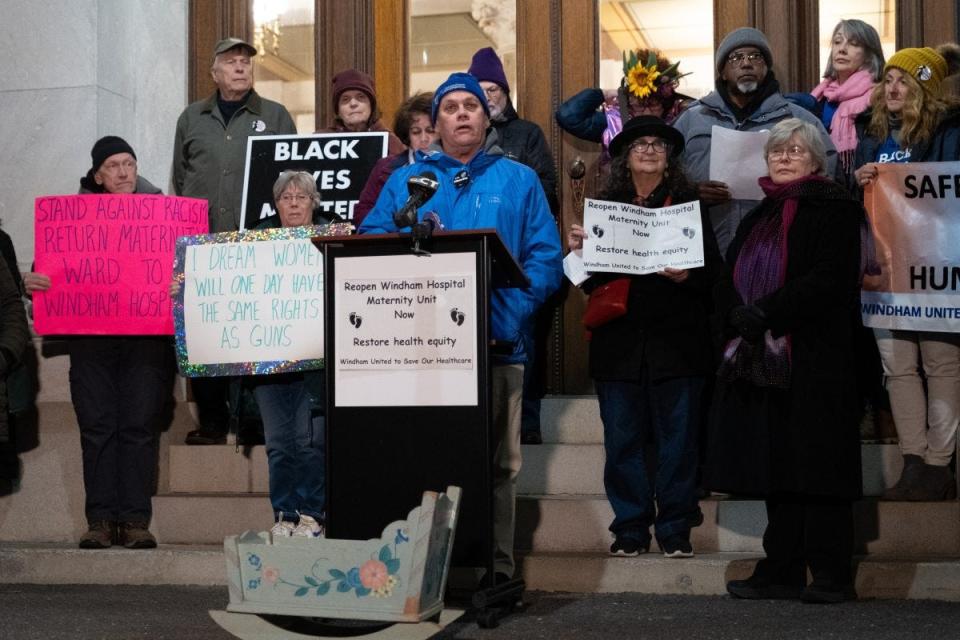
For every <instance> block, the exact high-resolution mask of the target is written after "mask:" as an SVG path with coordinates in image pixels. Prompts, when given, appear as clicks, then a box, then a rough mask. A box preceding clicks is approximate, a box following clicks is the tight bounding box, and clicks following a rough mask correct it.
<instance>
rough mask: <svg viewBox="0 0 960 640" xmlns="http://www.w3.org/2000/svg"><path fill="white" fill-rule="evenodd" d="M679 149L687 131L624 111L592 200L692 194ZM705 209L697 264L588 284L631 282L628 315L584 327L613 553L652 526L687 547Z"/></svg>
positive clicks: (707, 279)
mask: <svg viewBox="0 0 960 640" xmlns="http://www.w3.org/2000/svg"><path fill="white" fill-rule="evenodd" d="M682 151H683V137H682V136H681V135H680V133H679V132H678V131H677V130H676V129H673V128H672V127H670V126H668V125H666V124H664V122H663V121H662V120H661V119H659V118H657V117H654V116H639V117H636V118H633V119H631V120H630V121H628V122H627V123H626V125H624V128H623V131H621V132H620V134H619V135H617V137H615V138H614V139H613V141H612V142H611V143H610V153H611V157H612V162H611V165H610V176H609V178H608V180H607V184H606V186H605V188H604V189H603V191H602V192H601V193H600V194H599V195H598V198H599V199H601V200H606V201H613V202H623V203H629V204H635V205H640V206H643V207H647V208H651V209H652V208H659V207H665V206H669V205H672V204H681V203H684V202H690V201H693V200H696V199H697V191H696V189H695V188H694V187H693V186H692V185H691V184H690V183H689V182H688V181H687V178H686V176H685V175H684V173H683V169H682V166H681V163H680V159H679V157H680V153H681V152H682ZM701 219H702V226H703V236H702V237H703V241H704V259H705V263H706V265H705V266H704V267H701V268H697V269H669V268H668V269H664V270H663V271H660V272H658V273H651V274H647V275H639V276H623V275H622V274H613V273H598V274H595V275H593V276H592V277H591V278H590V279H589V280H587V281H586V282H585V283H584V289H585V290H586V291H587V292H597V290H598V289H599V288H600V287H602V286H604V285H608V284H610V283H612V282H613V281H615V280H622V279H626V281H627V282H626V284H627V286H628V288H627V294H626V300H627V304H626V313H625V314H624V315H622V316H620V317H617V318H614V319H612V320H609V321H608V322H605V323H603V324H600V325H599V326H598V325H597V324H596V323H593V325H592V326H589V327H588V328H589V329H590V331H591V338H590V374H591V375H592V376H593V379H594V381H595V382H596V388H597V396H598V399H599V402H600V417H601V419H602V420H603V432H604V447H605V449H606V463H605V467H604V486H605V488H606V492H607V498H608V499H609V501H610V505H611V507H613V512H614V520H613V523H612V524H611V525H610V531H612V532H613V534H614V537H615V538H616V539H615V540H614V542H613V544H612V545H611V547H610V553H611V554H613V555H637V554H639V553H645V552H646V551H648V550H649V547H650V542H651V536H650V526H651V525H653V529H654V535H655V536H656V538H657V542H658V544H659V546H660V549H661V551H663V553H664V555H665V556H667V557H671V558H686V557H691V556H692V555H693V547H692V546H691V544H690V527H691V523H692V522H696V521H697V519H698V516H699V507H698V504H697V495H696V471H697V449H698V432H699V430H700V423H701V397H702V394H703V389H704V383H705V380H706V378H707V376H708V375H710V373H711V361H712V358H711V347H710V336H709V330H708V314H709V313H710V307H711V304H710V299H711V291H712V287H713V283H714V281H715V279H716V278H717V277H718V276H719V273H720V271H721V269H722V266H721V259H720V254H719V250H718V249H717V246H716V240H715V239H714V237H713V232H712V228H711V226H710V223H709V221H708V220H707V219H706V218H704V217H703V214H702V213H701ZM586 237H587V233H586V231H585V230H584V229H583V228H582V227H581V226H579V225H573V226H572V227H571V229H570V232H569V233H568V234H567V244H568V247H569V248H570V250H571V251H578V250H580V249H581V248H582V246H583V239H584V238H586ZM594 295H596V293H594ZM588 311H589V308H588ZM650 442H656V444H657V461H656V465H657V468H656V474H655V481H654V485H653V486H651V484H650V481H649V480H648V475H647V470H646V458H645V449H646V448H647V446H649V443H650Z"/></svg>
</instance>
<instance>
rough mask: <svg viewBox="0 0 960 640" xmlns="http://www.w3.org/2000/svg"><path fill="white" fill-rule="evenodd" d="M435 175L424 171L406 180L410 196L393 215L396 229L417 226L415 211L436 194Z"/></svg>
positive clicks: (438, 184)
mask: <svg viewBox="0 0 960 640" xmlns="http://www.w3.org/2000/svg"><path fill="white" fill-rule="evenodd" d="M439 186H440V183H439V182H437V175H436V174H435V173H434V172H432V171H424V172H423V173H421V174H420V175H418V176H411V177H410V179H409V180H407V191H408V192H409V194H410V196H409V197H408V198H407V201H406V202H405V203H403V207H401V208H400V210H399V211H397V212H396V213H394V214H393V224H395V225H396V226H397V229H403V228H404V227H412V226H414V225H415V224H417V209H419V208H420V207H421V206H422V205H423V204H424V203H425V202H426V201H427V200H429V199H430V198H432V197H433V194H435V193H436V192H437V187H439Z"/></svg>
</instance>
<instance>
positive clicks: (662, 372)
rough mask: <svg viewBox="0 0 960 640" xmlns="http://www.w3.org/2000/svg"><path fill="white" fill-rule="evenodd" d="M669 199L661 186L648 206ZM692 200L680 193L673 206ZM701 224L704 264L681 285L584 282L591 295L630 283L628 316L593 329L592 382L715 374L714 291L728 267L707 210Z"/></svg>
mask: <svg viewBox="0 0 960 640" xmlns="http://www.w3.org/2000/svg"><path fill="white" fill-rule="evenodd" d="M658 195H659V197H657V196H658ZM666 195H667V191H666V189H665V188H658V189H657V190H656V191H654V193H653V194H652V195H651V200H652V201H651V202H650V203H649V206H650V207H661V206H664V200H665V197H666ZM693 200H696V194H695V193H688V194H678V195H677V196H676V197H674V198H672V199H671V202H672V204H681V203H683V202H690V201H693ZM701 221H702V224H703V231H704V237H703V244H704V247H703V249H704V262H705V265H704V266H703V267H700V268H697V269H690V270H689V276H688V277H687V280H686V281H685V282H683V283H679V284H678V283H675V282H672V281H671V280H669V279H668V278H665V277H664V276H661V275H658V274H656V273H649V274H645V275H642V276H625V275H623V274H619V273H617V274H615V273H603V274H597V275H594V276H592V277H591V278H590V279H589V280H587V282H586V283H584V290H585V291H587V292H590V291H592V290H594V289H595V288H596V287H597V286H599V285H601V284H604V283H606V282H610V281H611V280H616V279H618V278H623V277H626V278H629V279H630V291H629V293H628V294H627V313H626V315H625V316H622V317H620V318H617V319H616V320H613V321H611V322H608V323H607V324H605V325H603V326H601V327H597V328H596V329H593V330H592V331H591V337H590V375H591V376H592V377H593V379H594V380H603V381H634V382H635V381H638V380H640V378H641V372H642V371H645V372H646V373H647V374H648V375H649V376H650V378H651V380H652V381H659V380H662V379H664V378H671V377H678V376H685V377H686V376H706V375H708V374H709V373H711V372H712V370H713V357H712V353H713V348H712V346H711V342H710V331H709V317H710V313H711V308H712V303H711V293H712V289H713V286H714V284H715V283H716V281H717V280H718V279H719V278H720V276H721V273H722V272H723V269H724V266H723V260H722V259H721V257H720V252H719V250H718V249H717V242H716V240H715V239H714V237H713V231H712V230H711V229H710V221H709V220H708V219H707V216H706V211H705V208H703V207H701Z"/></svg>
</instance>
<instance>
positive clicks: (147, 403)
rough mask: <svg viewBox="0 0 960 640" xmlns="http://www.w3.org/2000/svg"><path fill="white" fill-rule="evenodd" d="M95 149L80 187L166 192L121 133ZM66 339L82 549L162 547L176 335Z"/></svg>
mask: <svg viewBox="0 0 960 640" xmlns="http://www.w3.org/2000/svg"><path fill="white" fill-rule="evenodd" d="M90 155H91V157H92V159H93V166H92V167H91V168H90V171H88V172H87V175H86V176H84V177H83V178H82V179H81V180H80V193H160V190H159V189H157V188H156V187H155V186H153V185H152V184H150V182H148V181H147V180H146V179H144V178H142V177H140V176H138V175H137V156H136V154H134V152H133V149H132V148H131V147H130V145H129V144H127V143H126V141H124V140H123V139H122V138H118V137H116V136H106V137H104V138H101V139H100V140H98V141H97V142H96V144H94V145H93V149H92V150H91V152H90ZM23 284H24V288H25V289H26V291H27V293H28V294H32V293H33V292H34V291H46V290H48V289H49V290H51V291H56V288H57V283H56V282H51V279H50V277H49V276H47V275H46V274H43V273H36V272H30V273H27V274H25V275H24V278H23ZM67 344H68V349H69V353H70V396H71V398H72V400H73V407H74V410H75V411H76V414H77V423H78V425H79V426H80V446H81V449H82V453H83V485H84V490H85V492H86V501H85V514H86V517H87V524H88V530H87V532H86V533H84V534H83V536H81V538H80V547H81V548H83V549H105V548H108V547H110V546H111V545H113V544H122V545H124V546H125V547H127V548H129V549H148V548H153V547H156V546H157V541H156V539H155V538H154V537H153V535H152V534H151V533H150V531H149V530H148V526H149V523H150V518H151V515H152V504H151V497H152V496H153V489H154V484H155V473H156V468H157V438H158V437H159V430H160V426H161V425H160V422H161V420H162V419H163V415H164V409H165V407H166V406H167V405H168V403H171V392H172V387H173V374H174V360H173V349H172V345H171V343H170V339H169V338H168V337H163V336H92V335H91V336H78V337H73V338H69V339H68V341H67Z"/></svg>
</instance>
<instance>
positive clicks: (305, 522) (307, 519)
mask: <svg viewBox="0 0 960 640" xmlns="http://www.w3.org/2000/svg"><path fill="white" fill-rule="evenodd" d="M291 535H292V536H293V537H295V538H322V537H323V535H324V530H323V525H322V524H320V523H319V522H317V520H316V519H315V518H313V517H312V516H305V515H303V514H302V513H301V514H300V524H298V525H297V527H296V528H295V529H294V530H293V533H292V534H291Z"/></svg>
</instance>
